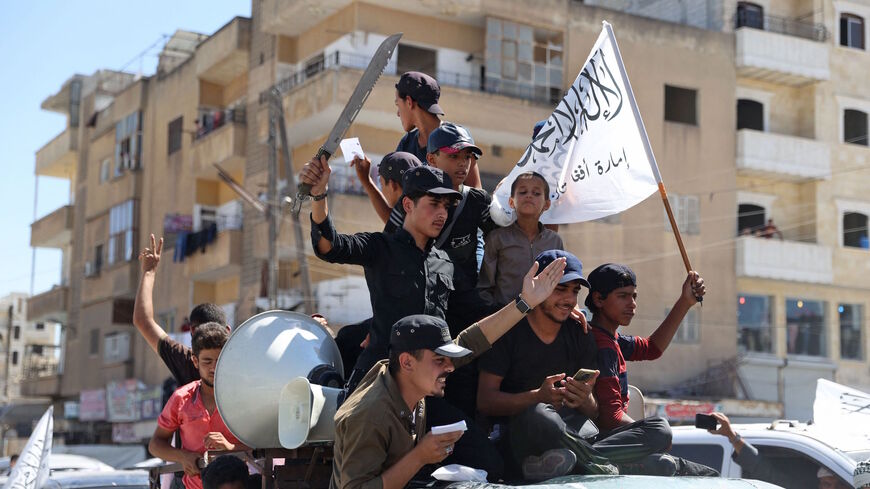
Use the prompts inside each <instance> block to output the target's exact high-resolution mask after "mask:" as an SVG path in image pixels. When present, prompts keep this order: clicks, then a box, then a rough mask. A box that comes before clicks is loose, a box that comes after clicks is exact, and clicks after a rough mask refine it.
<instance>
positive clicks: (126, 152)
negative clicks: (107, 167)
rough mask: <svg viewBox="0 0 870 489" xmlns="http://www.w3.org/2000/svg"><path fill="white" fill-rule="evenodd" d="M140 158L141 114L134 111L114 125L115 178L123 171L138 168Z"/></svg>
mask: <svg viewBox="0 0 870 489" xmlns="http://www.w3.org/2000/svg"><path fill="white" fill-rule="evenodd" d="M141 156H142V112H139V111H136V112H133V113H132V114H130V115H128V116H127V117H125V118H123V119H121V120H120V121H118V122H116V123H115V172H114V176H115V178H117V177H120V176H121V175H122V174H123V173H124V169H125V168H126V169H129V170H133V169H136V168H139V167H140V163H141Z"/></svg>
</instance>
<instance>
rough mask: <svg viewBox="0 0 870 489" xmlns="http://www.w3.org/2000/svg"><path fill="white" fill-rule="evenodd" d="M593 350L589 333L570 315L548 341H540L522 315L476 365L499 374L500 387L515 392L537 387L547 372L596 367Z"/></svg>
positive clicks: (553, 372) (567, 373)
mask: <svg viewBox="0 0 870 489" xmlns="http://www.w3.org/2000/svg"><path fill="white" fill-rule="evenodd" d="M596 353H597V348H596V346H595V338H593V336H592V333H584V332H583V327H582V326H580V323H578V322H577V321H575V320H573V319H571V318H568V319H567V320H565V322H563V323H562V327H561V328H560V329H559V334H558V335H557V336H556V339H555V340H553V342H552V343H550V344H546V343H544V342H543V341H541V339H540V338H538V335H536V334H535V332H534V331H533V330H532V327H531V326H530V325H529V322H528V320H527V319H525V318H524V319H523V320H521V321H520V322H519V323H517V325H516V326H514V327H513V328H511V330H510V331H508V332H507V333H505V335H504V336H502V337H501V338H500V339H499V340H498V341H496V342H495V344H494V345H492V349H491V350H489V351H488V352H486V353H484V354H483V356H481V357H480V360H479V363H478V368H479V369H480V370H481V371H484V372H489V373H491V374H494V375H497V376H499V377H502V378H503V379H502V382H501V390H502V391H504V392H508V393H511V394H516V393H520V392H528V391H530V390H534V389H537V388H538V387H540V386H541V384H542V383H543V382H544V379H545V378H546V377H548V376H550V375H556V374H561V373H564V374H565V375H566V376H569V377H570V376H572V375H574V373H575V372H577V370H579V369H581V368H588V369H590V370H595V369H596V368H597V365H596Z"/></svg>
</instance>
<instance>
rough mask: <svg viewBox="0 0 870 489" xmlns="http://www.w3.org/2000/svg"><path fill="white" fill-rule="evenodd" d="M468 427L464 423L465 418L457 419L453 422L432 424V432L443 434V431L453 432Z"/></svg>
mask: <svg viewBox="0 0 870 489" xmlns="http://www.w3.org/2000/svg"><path fill="white" fill-rule="evenodd" d="M467 429H468V426H466V425H465V420H464V419H463V420H462V421H457V422H455V423H453V424H445V425H441V426H433V427H432V434H433V435H443V434H444V433H453V432H454V431H465V430H467Z"/></svg>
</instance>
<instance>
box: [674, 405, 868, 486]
mask: <svg viewBox="0 0 870 489" xmlns="http://www.w3.org/2000/svg"><path fill="white" fill-rule="evenodd" d="M731 427H732V428H733V429H734V431H735V433H738V434H740V436H741V437H742V438H743V439H744V440H745V441H747V442H749V443H750V444H751V445H752V446H754V447H755V448H756V449H758V453H759V455H760V456H761V457H762V463H765V464H768V465H769V466H772V467H773V468H774V469H775V470H776V471H777V472H778V473H779V476H778V477H777V479H778V480H768V479H769V477H768V478H764V477H760V476H758V475H755V474H752V473H750V472H749V471H743V470H742V469H741V467H740V465H738V464H737V463H736V462H734V460H732V459H731V454H732V453H733V451H734V450H733V447H732V446H731V443H729V442H728V439H727V438H725V437H724V436H719V435H712V434H710V433H708V432H707V430H703V429H698V428H695V427H694V426H678V427H674V428H673V434H674V438H673V446H672V448H671V453H672V454H673V455H677V456H680V457H684V458H687V459H689V460H692V461H695V462H699V463H702V464H705V465H707V466H710V467H713V468H714V469H716V470H718V471H719V472H720V473H721V474H722V476H723V477H746V478H752V479H761V480H765V481H766V482H771V483H773V484H778V485H781V486H783V487H788V488H790V489H791V488H798V489H800V488H803V487H806V488H811V489H816V488H817V487H818V479H817V478H816V473H817V471H818V470H819V468H820V467H825V468H827V469H828V470H830V471H831V472H832V473H834V474H835V475H836V476H837V477H838V478H840V479H842V482H843V483H844V484H845V487H852V474H853V472H854V470H855V466H856V465H857V464H858V462H860V461H863V460H867V459H870V442H868V438H867V437H866V436H864V435H854V436H849V435H834V434H832V432H830V431H823V430H821V429H818V427H816V426H814V425H807V424H805V423H798V422H796V421H784V420H779V421H774V422H772V423H770V424H732V425H731Z"/></svg>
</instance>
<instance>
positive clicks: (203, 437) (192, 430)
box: [148, 323, 248, 489]
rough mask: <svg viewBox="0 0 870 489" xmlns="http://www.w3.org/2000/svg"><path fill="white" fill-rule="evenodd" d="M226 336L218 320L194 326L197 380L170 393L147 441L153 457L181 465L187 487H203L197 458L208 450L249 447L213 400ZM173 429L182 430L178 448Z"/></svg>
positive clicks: (189, 488)
mask: <svg viewBox="0 0 870 489" xmlns="http://www.w3.org/2000/svg"><path fill="white" fill-rule="evenodd" d="M227 338H229V331H227V327H226V326H223V325H220V324H218V323H206V324H202V325H200V326H199V327H198V328H196V331H195V332H194V333H193V339H192V341H191V343H192V346H193V362H194V364H195V365H196V368H197V369H198V370H199V376H200V380H196V381H193V382H191V383H189V384H187V385H184V386H182V387H179V388H178V390H176V391H175V392H174V393H173V394H172V397H170V398H169V401H167V403H166V406H165V407H164V408H163V412H162V413H160V417H159V418H157V429H156V430H154V435H153V436H152V437H151V443H149V444H148V450H149V451H150V452H151V453H152V454H153V455H154V456H156V457H160V458H162V459H163V460H166V461H169V462H179V463H181V464H182V465H183V466H184V479H183V481H184V487H186V488H187V489H202V480H201V479H200V476H199V471H200V470H199V465H198V461H199V459H200V458H202V455H203V453H205V452H206V451H207V450H222V451H230V450H236V451H237V450H247V449H248V447H246V446H245V445H243V444H242V443H241V442H240V441H239V440H238V439H237V438H236V437H235V436H233V434H232V433H230V430H229V429H228V428H227V426H226V425H225V424H224V421H223V419H221V415H220V413H219V412H218V411H217V404H216V403H215V399H214V372H215V368H216V367H217V360H218V356H219V355H220V353H221V349H222V348H223V346H224V344H225V343H226V342H227ZM176 430H179V431H180V433H181V448H175V447H173V446H171V445H170V444H169V440H170V439H171V438H172V433H173V432H175V431H176Z"/></svg>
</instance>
